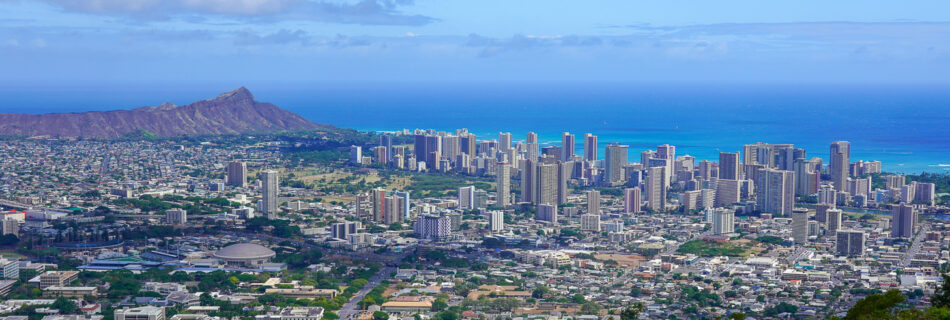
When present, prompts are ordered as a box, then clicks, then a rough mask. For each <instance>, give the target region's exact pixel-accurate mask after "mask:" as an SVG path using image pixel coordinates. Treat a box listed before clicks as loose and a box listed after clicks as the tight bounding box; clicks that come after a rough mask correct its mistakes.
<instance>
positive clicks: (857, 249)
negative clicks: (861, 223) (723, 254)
mask: <svg viewBox="0 0 950 320" xmlns="http://www.w3.org/2000/svg"><path fill="white" fill-rule="evenodd" d="M835 238H836V239H837V242H836V243H835V253H836V254H837V255H838V256H845V257H856V256H862V255H864V238H865V236H864V231H857V230H839V231H838V234H837V235H836V237H835Z"/></svg>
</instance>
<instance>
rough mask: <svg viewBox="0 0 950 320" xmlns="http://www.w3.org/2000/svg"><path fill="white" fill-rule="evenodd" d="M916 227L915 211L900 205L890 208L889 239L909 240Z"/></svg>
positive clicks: (911, 207)
mask: <svg viewBox="0 0 950 320" xmlns="http://www.w3.org/2000/svg"><path fill="white" fill-rule="evenodd" d="M916 227H917V211H916V210H914V207H913V206H910V205H907V204H904V203H901V204H898V205H895V206H894V207H892V208H891V237H892V238H911V237H913V236H914V230H916Z"/></svg>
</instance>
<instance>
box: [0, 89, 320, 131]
mask: <svg viewBox="0 0 950 320" xmlns="http://www.w3.org/2000/svg"><path fill="white" fill-rule="evenodd" d="M328 127H332V126H330V125H325V124H317V123H314V122H311V121H309V120H307V119H304V118H303V117H301V116H299V115H297V114H296V113H293V112H290V111H287V110H284V109H281V108H279V107H277V106H275V105H273V104H270V103H266V102H258V101H256V100H255V99H254V95H253V94H251V92H250V90H248V89H247V88H245V87H240V88H237V89H235V90H231V91H228V92H225V93H222V94H220V95H218V96H217V97H216V98H213V99H206V100H200V101H195V102H192V103H190V104H187V105H181V106H178V105H175V104H172V103H168V102H165V103H162V104H160V105H157V106H143V107H137V108H133V109H123V110H111V111H88V112H78V113H47V114H19V113H2V114H0V134H5V135H20V136H53V137H83V138H120V137H123V136H125V135H127V134H130V133H135V132H141V131H143V130H144V131H148V132H151V133H154V134H155V135H157V136H160V137H176V136H190V135H206V134H212V135H214V134H240V133H271V132H276V131H283V130H308V129H318V128H328Z"/></svg>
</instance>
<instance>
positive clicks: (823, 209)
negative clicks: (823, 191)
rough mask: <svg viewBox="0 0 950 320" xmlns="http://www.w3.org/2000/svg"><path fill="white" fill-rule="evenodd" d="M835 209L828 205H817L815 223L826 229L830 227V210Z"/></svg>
mask: <svg viewBox="0 0 950 320" xmlns="http://www.w3.org/2000/svg"><path fill="white" fill-rule="evenodd" d="M832 208H834V207H833V206H831V205H829V204H827V203H819V204H816V205H815V221H818V222H819V223H821V224H822V225H824V226H825V227H827V226H828V209H832Z"/></svg>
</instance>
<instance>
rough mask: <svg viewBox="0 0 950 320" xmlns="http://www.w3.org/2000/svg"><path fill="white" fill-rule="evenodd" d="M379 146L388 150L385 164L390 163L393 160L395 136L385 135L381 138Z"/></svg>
mask: <svg viewBox="0 0 950 320" xmlns="http://www.w3.org/2000/svg"><path fill="white" fill-rule="evenodd" d="M379 146H380V147H383V148H385V150H386V159H384V160H385V161H383V163H389V162H392V160H393V154H392V153H393V136H391V135H388V134H383V135H380V136H379Z"/></svg>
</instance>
